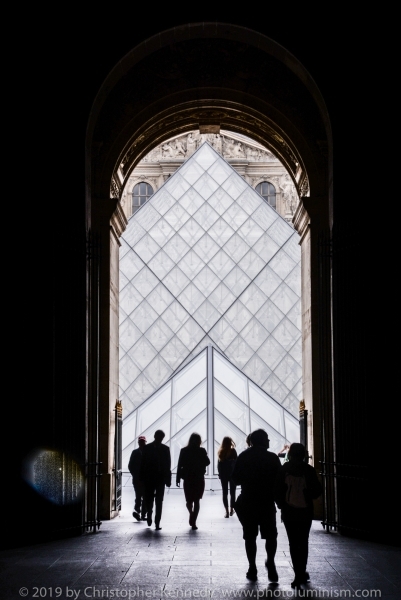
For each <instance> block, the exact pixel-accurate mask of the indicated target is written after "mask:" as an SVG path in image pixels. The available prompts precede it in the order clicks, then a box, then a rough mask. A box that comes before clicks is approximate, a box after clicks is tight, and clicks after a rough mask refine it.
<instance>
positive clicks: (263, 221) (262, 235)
mask: <svg viewBox="0 0 401 600" xmlns="http://www.w3.org/2000/svg"><path fill="white" fill-rule="evenodd" d="M300 261H301V252H300V246H299V235H298V233H297V232H296V231H295V230H294V229H293V228H292V227H291V226H290V225H289V224H288V223H287V222H286V221H285V220H284V219H283V218H282V217H281V216H280V215H279V214H278V213H277V212H276V211H275V209H274V208H272V207H271V206H269V204H267V202H265V200H264V199H263V198H262V197H261V196H260V195H259V194H258V193H257V192H256V191H255V190H254V189H253V188H252V187H251V186H249V185H248V184H247V183H246V181H245V180H244V179H243V178H242V177H241V176H240V175H239V174H238V173H237V172H236V171H235V170H234V169H233V168H232V167H231V166H230V165H229V164H228V163H227V162H226V161H225V160H224V159H223V158H222V156H221V155H220V154H218V153H217V152H216V151H215V150H214V149H213V148H212V147H211V146H210V145H209V144H208V143H207V142H205V143H204V144H203V145H202V146H201V147H200V148H199V149H198V150H197V151H196V152H195V153H194V154H193V155H192V156H191V157H190V158H189V159H188V160H187V161H186V162H185V163H183V165H182V166H181V167H180V168H179V169H178V170H177V171H176V172H175V173H174V174H173V175H172V176H171V177H170V178H169V179H168V180H167V181H166V183H165V184H164V185H163V186H162V187H161V188H160V189H159V190H158V191H157V192H156V193H155V194H154V195H153V196H152V197H151V198H150V199H149V200H148V202H147V203H146V204H145V205H143V206H142V207H141V208H140V209H139V210H138V211H137V212H136V213H135V215H133V216H132V217H131V219H130V220H129V223H128V227H127V229H126V231H125V232H124V233H123V235H122V237H121V248H120V400H121V401H122V404H123V416H124V427H123V431H124V430H125V423H126V421H127V417H128V416H129V415H130V414H131V413H132V411H135V412H137V411H136V409H138V407H140V406H141V404H142V403H143V402H144V401H145V400H146V399H147V398H149V400H150V396H152V394H153V395H154V392H156V390H159V388H161V386H163V384H164V383H165V382H166V381H167V380H168V379H169V378H171V376H172V375H173V374H174V373H175V372H176V371H177V370H178V369H180V368H181V367H182V366H183V365H185V364H186V363H187V362H188V361H190V360H191V359H192V358H193V357H194V356H195V355H198V354H199V352H200V351H201V350H202V349H203V348H205V347H206V346H208V345H210V344H213V345H214V346H215V347H216V348H218V349H219V351H221V353H222V354H224V355H225V356H226V357H227V358H228V359H229V361H230V362H231V363H232V364H233V365H234V366H235V367H237V368H238V369H240V370H241V371H242V373H243V374H244V375H246V376H247V378H249V379H250V380H251V381H252V382H254V383H255V384H256V385H257V386H258V387H259V388H262V390H264V391H265V392H266V393H267V394H269V396H270V397H271V398H273V399H274V400H275V401H276V402H277V403H278V404H280V405H281V406H282V407H284V408H286V409H287V410H288V411H289V413H291V414H292V415H294V416H295V417H296V418H298V412H299V401H300V400H301V398H302V396H301V393H302V379H301V376H302V356H301V350H302V338H301V298H300V296H301V267H300ZM163 389H164V388H163ZM152 397H154V396H152ZM131 418H132V419H134V418H136V417H134V416H132V417H131ZM167 418H168V419H169V418H170V417H167V416H166V419H167ZM158 427H160V428H162V427H161V426H157V427H156V425H154V428H155V429H157V428H158ZM140 433H143V431H141V432H140ZM248 433H249V432H248ZM152 437H153V436H152ZM124 438H125V434H124Z"/></svg>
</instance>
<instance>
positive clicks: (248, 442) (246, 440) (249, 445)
mask: <svg viewBox="0 0 401 600" xmlns="http://www.w3.org/2000/svg"><path fill="white" fill-rule="evenodd" d="M245 443H246V445H247V446H248V448H250V447H251V446H252V443H251V434H250V433H248V435H247V436H246V438H245Z"/></svg>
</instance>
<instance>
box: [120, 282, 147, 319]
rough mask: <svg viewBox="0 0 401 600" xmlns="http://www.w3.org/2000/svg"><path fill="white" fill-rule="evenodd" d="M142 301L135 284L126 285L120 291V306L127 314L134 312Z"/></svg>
mask: <svg viewBox="0 0 401 600" xmlns="http://www.w3.org/2000/svg"><path fill="white" fill-rule="evenodd" d="M140 302H142V296H141V294H140V293H139V292H138V290H137V289H136V288H135V287H134V286H133V285H131V284H128V285H126V287H125V288H124V289H123V290H122V292H120V307H121V308H122V309H123V310H124V311H125V313H126V314H127V315H129V314H130V313H132V311H133V310H134V309H135V308H136V307H137V306H138V304H139V303H140Z"/></svg>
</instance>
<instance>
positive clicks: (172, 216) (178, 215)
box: [164, 204, 189, 231]
mask: <svg viewBox="0 0 401 600" xmlns="http://www.w3.org/2000/svg"><path fill="white" fill-rule="evenodd" d="M164 218H165V220H166V221H167V223H168V224H169V225H170V226H171V227H172V228H173V229H175V230H176V231H178V229H180V227H182V226H183V225H184V223H186V221H188V219H189V214H188V213H187V211H186V210H185V209H184V208H182V206H180V204H174V205H173V206H172V208H170V210H169V211H168V212H167V213H166V214H165V215H164Z"/></svg>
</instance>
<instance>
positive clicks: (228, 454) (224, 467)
mask: <svg viewBox="0 0 401 600" xmlns="http://www.w3.org/2000/svg"><path fill="white" fill-rule="evenodd" d="M217 456H218V458H219V460H218V463H217V469H218V473H219V479H220V481H221V489H222V492H223V504H224V508H225V509H226V514H225V515H224V516H225V517H226V518H227V517H228V516H229V515H231V516H232V515H233V514H234V504H235V490H236V487H237V486H236V485H235V483H234V481H233V480H232V478H231V475H232V472H233V469H234V465H235V460H236V458H237V451H236V450H235V442H234V440H233V439H232V438H230V437H224V438H223V441H222V442H221V446H220V448H219V449H218V451H217ZM229 484H230V512H228V485H229Z"/></svg>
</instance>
